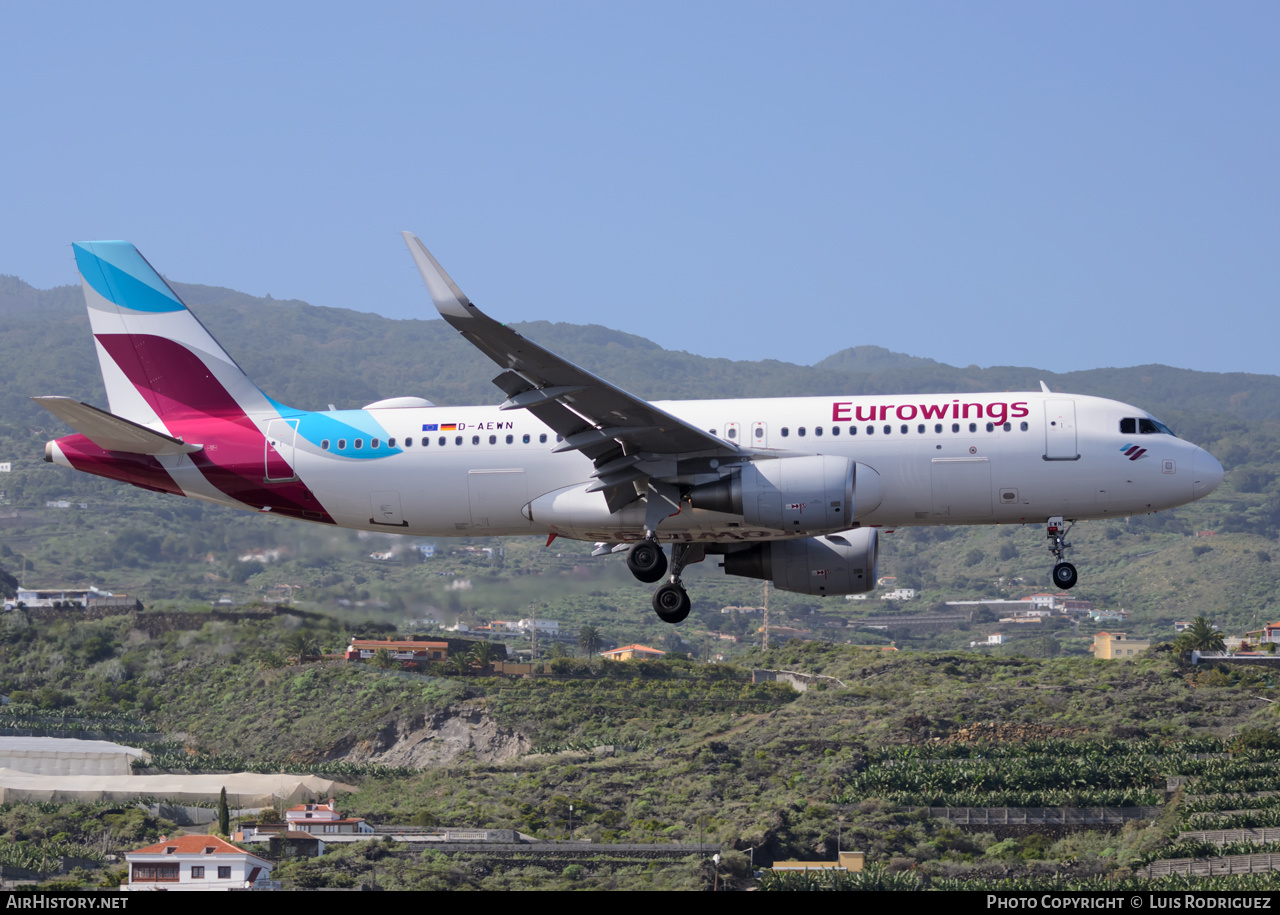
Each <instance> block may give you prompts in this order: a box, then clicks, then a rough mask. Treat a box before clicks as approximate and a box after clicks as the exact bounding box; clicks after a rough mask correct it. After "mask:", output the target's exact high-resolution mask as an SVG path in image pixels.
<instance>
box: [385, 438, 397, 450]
mask: <svg viewBox="0 0 1280 915" xmlns="http://www.w3.org/2000/svg"><path fill="white" fill-rule="evenodd" d="M395 446H396V440H395V439H394V438H389V439H387V447H388V448H394V447H395Z"/></svg>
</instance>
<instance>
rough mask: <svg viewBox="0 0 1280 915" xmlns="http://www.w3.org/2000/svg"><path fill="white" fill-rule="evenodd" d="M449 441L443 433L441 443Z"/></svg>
mask: <svg viewBox="0 0 1280 915" xmlns="http://www.w3.org/2000/svg"><path fill="white" fill-rule="evenodd" d="M447 441H448V439H447V438H445V437H444V436H443V435H442V436H440V444H441V445H443V444H444V443H445V442H447Z"/></svg>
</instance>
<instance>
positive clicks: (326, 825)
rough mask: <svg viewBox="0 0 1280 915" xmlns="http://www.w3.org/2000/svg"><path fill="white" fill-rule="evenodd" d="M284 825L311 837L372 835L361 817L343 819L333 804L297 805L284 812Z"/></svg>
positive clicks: (368, 826)
mask: <svg viewBox="0 0 1280 915" xmlns="http://www.w3.org/2000/svg"><path fill="white" fill-rule="evenodd" d="M284 819H285V824H286V825H287V826H288V828H289V829H290V830H292V831H294V832H308V833H310V834H311V835H313V836H320V835H331V836H332V835H351V834H353V833H366V834H372V833H373V827H372V826H370V825H369V824H368V823H366V822H365V821H364V818H363V817H344V816H343V815H342V814H340V813H338V811H337V808H336V806H335V804H334V802H333V801H332V800H331V801H329V803H327V804H299V805H298V806H297V807H290V808H289V809H288V810H286V811H285V812H284Z"/></svg>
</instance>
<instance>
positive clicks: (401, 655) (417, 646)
mask: <svg viewBox="0 0 1280 915" xmlns="http://www.w3.org/2000/svg"><path fill="white" fill-rule="evenodd" d="M383 648H385V649H386V650H387V653H388V654H389V655H391V657H392V658H394V659H395V660H397V661H418V662H424V661H443V660H444V659H445V658H446V657H447V656H448V653H449V643H448V642H413V641H410V642H396V641H392V640H391V639H354V638H353V639H352V640H351V644H350V646H348V647H347V651H346V654H345V657H346V659H347V660H348V661H367V660H368V659H369V658H372V657H373V656H374V655H375V654H377V653H378V651H379V650H380V649H383Z"/></svg>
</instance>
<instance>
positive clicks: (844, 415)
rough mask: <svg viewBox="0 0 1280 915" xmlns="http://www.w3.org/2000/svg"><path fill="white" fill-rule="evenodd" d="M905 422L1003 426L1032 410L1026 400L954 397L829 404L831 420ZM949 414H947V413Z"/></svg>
mask: <svg viewBox="0 0 1280 915" xmlns="http://www.w3.org/2000/svg"><path fill="white" fill-rule="evenodd" d="M891 414H892V418H894V419H899V420H902V421H904V422H906V421H910V420H914V419H917V418H918V419H989V420H992V421H994V422H995V423H996V424H997V425H1003V424H1005V423H1007V422H1008V421H1009V420H1010V419H1022V418H1023V417H1026V416H1029V415H1030V414H1031V411H1030V410H1029V409H1028V407H1027V403H1026V401H1019V402H1018V403H1005V402H1003V401H996V402H994V403H986V404H984V403H977V402H974V403H963V402H961V400H960V398H958V397H957V398H955V399H954V400H952V401H951V403H941V404H937V403H931V404H924V403H922V404H892V403H883V404H877V403H871V404H868V403H856V402H854V401H852V400H843V401H836V402H834V403H832V404H831V421H832V422H834V423H847V422H860V423H870V422H883V421H885V420H887V419H890V418H891ZM948 414H950V415H948Z"/></svg>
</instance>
